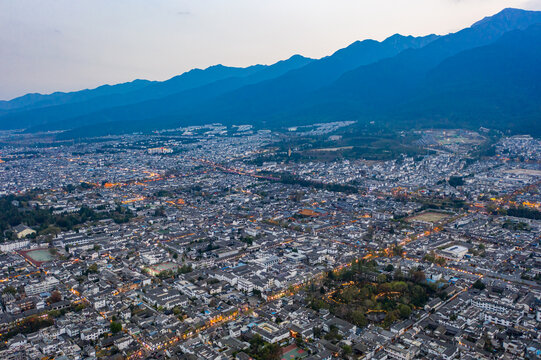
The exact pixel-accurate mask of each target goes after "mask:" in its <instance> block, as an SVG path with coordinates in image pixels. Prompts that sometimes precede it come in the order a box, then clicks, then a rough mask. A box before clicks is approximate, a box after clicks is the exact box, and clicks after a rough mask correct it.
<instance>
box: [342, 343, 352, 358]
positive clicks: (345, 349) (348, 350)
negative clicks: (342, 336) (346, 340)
mask: <svg viewBox="0 0 541 360" xmlns="http://www.w3.org/2000/svg"><path fill="white" fill-rule="evenodd" d="M342 352H343V354H344V356H349V355H351V353H352V352H353V350H352V349H351V346H349V345H344V346H342Z"/></svg>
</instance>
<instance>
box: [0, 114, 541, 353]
mask: <svg viewBox="0 0 541 360" xmlns="http://www.w3.org/2000/svg"><path fill="white" fill-rule="evenodd" d="M351 125H352V122H343V123H340V122H337V123H331V124H319V125H317V124H316V125H314V126H311V127H308V128H306V129H305V128H301V127H296V128H290V129H288V130H287V131H285V132H276V131H271V130H262V129H260V130H258V129H255V128H253V127H252V126H251V125H241V126H235V127H228V126H224V125H222V124H218V123H215V124H209V125H201V126H189V127H181V128H175V129H170V130H167V131H158V132H155V133H153V134H131V135H118V136H106V137H99V138H93V139H89V140H88V141H85V140H80V141H50V139H48V138H47V137H46V136H45V137H40V136H33V135H27V134H24V133H17V132H12V131H6V132H2V133H1V134H0V142H1V143H2V148H1V149H0V159H1V161H0V194H1V197H0V207H1V211H0V230H1V234H0V251H1V254H0V291H1V294H2V295H1V309H2V311H1V313H0V333H1V335H0V337H1V340H2V342H1V343H0V354H1V356H2V357H3V358H6V359H26V358H28V359H93V358H111V359H117V358H118V359H121V358H126V359H144V358H145V359H146V358H148V359H169V358H174V359H224V360H225V359H239V360H245V359H333V358H337V357H339V358H345V359H417V358H419V359H420V358H422V359H453V358H460V359H492V358H495V357H497V358H503V359H518V358H531V359H535V358H538V357H539V356H540V355H541V335H540V332H539V328H540V324H541V250H540V248H539V245H540V243H541V237H540V234H541V193H540V191H539V187H540V185H541V167H540V165H539V164H540V163H539V162H540V160H541V141H539V140H537V139H535V138H533V137H530V136H525V135H510V136H507V135H504V134H503V133H501V132H498V131H494V130H489V129H485V128H480V129H479V130H477V131H473V130H463V129H451V130H438V129H432V130H427V131H417V130H413V131H410V132H402V133H399V134H398V135H397V136H399V137H402V138H408V139H409V140H408V141H411V142H410V143H409V144H410V145H411V146H412V147H414V148H415V149H416V152H415V153H414V154H407V153H402V154H399V155H397V156H383V155H385V151H387V150H386V148H384V149H383V153H375V154H371V156H372V158H371V157H370V156H366V154H361V155H360V156H356V155H355V154H352V153H351V149H350V147H349V146H343V145H344V144H343V142H344V140H345V139H344V137H347V135H346V134H345V133H344V132H343V131H344V129H347V128H348V127H349V126H351ZM313 139H317V141H315V142H314V141H313ZM321 144H323V145H324V147H317V146H319V145H321ZM382 154H383V155H382ZM357 155H358V154H357ZM329 158H330V159H332V160H331V161H329V160H328V159H329Z"/></svg>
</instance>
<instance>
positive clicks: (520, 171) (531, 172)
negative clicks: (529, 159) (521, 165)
mask: <svg viewBox="0 0 541 360" xmlns="http://www.w3.org/2000/svg"><path fill="white" fill-rule="evenodd" d="M506 173H508V174H516V175H531V176H541V170H533V169H513V170H507V171H506Z"/></svg>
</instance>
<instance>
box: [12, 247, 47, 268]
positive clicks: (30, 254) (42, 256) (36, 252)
mask: <svg viewBox="0 0 541 360" xmlns="http://www.w3.org/2000/svg"><path fill="white" fill-rule="evenodd" d="M20 254H21V255H22V256H24V257H25V258H26V259H28V260H29V261H30V262H32V263H33V264H35V265H36V266H39V265H41V264H42V263H45V262H49V261H51V260H53V259H54V258H55V256H54V253H52V252H51V249H48V248H43V249H32V250H23V251H21V252H20Z"/></svg>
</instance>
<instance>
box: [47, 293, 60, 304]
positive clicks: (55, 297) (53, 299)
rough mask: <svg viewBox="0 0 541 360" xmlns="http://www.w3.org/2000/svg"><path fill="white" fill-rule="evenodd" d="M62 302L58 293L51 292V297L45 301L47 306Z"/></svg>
mask: <svg viewBox="0 0 541 360" xmlns="http://www.w3.org/2000/svg"><path fill="white" fill-rule="evenodd" d="M61 300H62V294H60V292H58V291H53V292H52V293H51V296H50V297H49V298H48V299H47V302H48V303H49V304H54V303H57V302H59V301H61Z"/></svg>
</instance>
